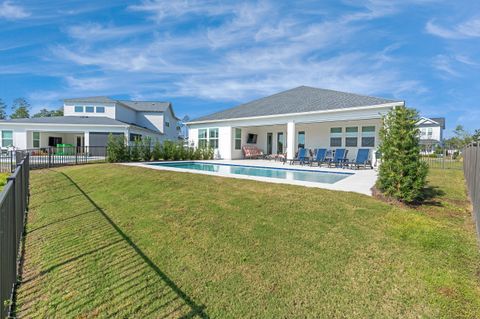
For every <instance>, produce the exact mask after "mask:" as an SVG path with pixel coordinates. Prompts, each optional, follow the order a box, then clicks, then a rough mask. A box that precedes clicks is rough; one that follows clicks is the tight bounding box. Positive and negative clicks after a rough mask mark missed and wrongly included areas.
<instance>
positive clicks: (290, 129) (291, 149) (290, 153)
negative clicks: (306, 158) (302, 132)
mask: <svg viewBox="0 0 480 319" xmlns="http://www.w3.org/2000/svg"><path fill="white" fill-rule="evenodd" d="M294 157H295V122H294V121H291V122H288V123H287V158H288V159H293V158H294Z"/></svg>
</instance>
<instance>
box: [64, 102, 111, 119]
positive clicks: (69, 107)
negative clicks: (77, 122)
mask: <svg viewBox="0 0 480 319" xmlns="http://www.w3.org/2000/svg"><path fill="white" fill-rule="evenodd" d="M75 106H83V107H84V108H83V112H82V113H77V112H75ZM85 106H94V107H95V112H94V113H87V112H85ZM97 106H103V107H105V113H97V112H96V107H97ZM63 114H64V115H65V116H92V117H93V116H100V117H109V118H112V119H115V105H114V104H105V103H89V104H84V103H78V104H65V105H64V106H63Z"/></svg>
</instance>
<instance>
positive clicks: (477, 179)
mask: <svg viewBox="0 0 480 319" xmlns="http://www.w3.org/2000/svg"><path fill="white" fill-rule="evenodd" d="M463 158H464V160H463V172H464V174H465V180H466V181H467V187H468V194H469V195H470V199H471V201H472V205H473V218H474V219H475V224H476V226H477V235H478V238H479V240H480V195H479V194H480V142H474V143H471V144H470V145H467V147H465V149H464V151H463Z"/></svg>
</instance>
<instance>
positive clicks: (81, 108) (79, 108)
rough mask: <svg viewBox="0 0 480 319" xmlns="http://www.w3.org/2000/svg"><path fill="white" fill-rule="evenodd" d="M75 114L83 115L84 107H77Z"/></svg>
mask: <svg viewBox="0 0 480 319" xmlns="http://www.w3.org/2000/svg"><path fill="white" fill-rule="evenodd" d="M75 113H83V106H81V105H75Z"/></svg>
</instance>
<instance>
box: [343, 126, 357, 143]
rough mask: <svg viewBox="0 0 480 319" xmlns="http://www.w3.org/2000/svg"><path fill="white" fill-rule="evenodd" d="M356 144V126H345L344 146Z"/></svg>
mask: <svg viewBox="0 0 480 319" xmlns="http://www.w3.org/2000/svg"><path fill="white" fill-rule="evenodd" d="M357 145H358V127H356V126H353V127H346V128H345V146H346V147H357Z"/></svg>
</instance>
